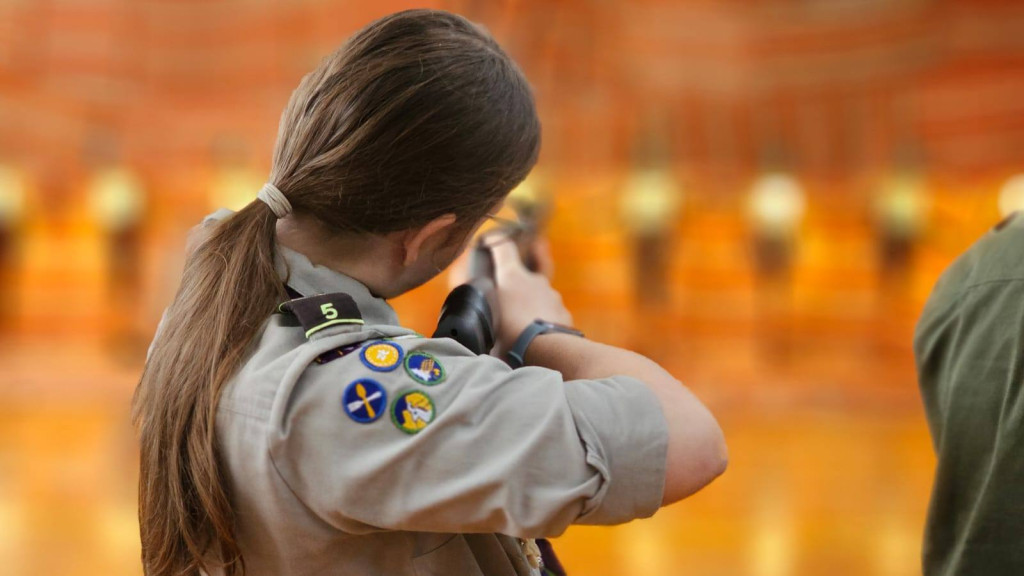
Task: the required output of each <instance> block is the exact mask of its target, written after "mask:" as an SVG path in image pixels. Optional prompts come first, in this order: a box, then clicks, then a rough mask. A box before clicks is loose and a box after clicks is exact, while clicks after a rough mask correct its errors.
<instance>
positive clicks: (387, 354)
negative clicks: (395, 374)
mask: <svg viewBox="0 0 1024 576" xmlns="http://www.w3.org/2000/svg"><path fill="white" fill-rule="evenodd" d="M403 355H404V352H402V347H401V346H399V345H398V344H395V343H394V342H384V341H382V340H377V341H375V342H370V343H369V344H367V345H366V346H364V347H363V351H362V352H361V353H360V354H359V358H361V359H362V361H363V364H366V367H367V368H369V369H370V370H375V371H377V372H390V371H392V370H394V369H395V368H396V367H398V364H399V363H401V362H402V356H403Z"/></svg>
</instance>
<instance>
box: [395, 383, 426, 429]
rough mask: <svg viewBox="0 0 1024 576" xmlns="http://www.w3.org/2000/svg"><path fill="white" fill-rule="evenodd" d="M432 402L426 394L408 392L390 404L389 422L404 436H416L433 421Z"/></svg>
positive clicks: (416, 391)
mask: <svg viewBox="0 0 1024 576" xmlns="http://www.w3.org/2000/svg"><path fill="white" fill-rule="evenodd" d="M434 412H435V411H434V401H433V400H432V399H431V398H430V396H427V394H426V392H421V391H419V390H410V391H409V392H405V393H403V394H401V395H400V396H398V397H397V398H395V401H394V402H392V403H391V421H392V422H394V423H395V427H396V428H398V429H399V430H401V431H402V432H405V433H406V434H416V433H417V432H419V431H420V430H423V429H424V428H426V427H427V425H428V424H430V423H431V422H433V421H434Z"/></svg>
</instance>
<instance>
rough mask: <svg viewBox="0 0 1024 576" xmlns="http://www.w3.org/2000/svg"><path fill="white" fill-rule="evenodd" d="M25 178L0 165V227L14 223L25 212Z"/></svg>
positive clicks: (15, 170)
mask: <svg viewBox="0 0 1024 576" xmlns="http://www.w3.org/2000/svg"><path fill="white" fill-rule="evenodd" d="M25 187H26V185H25V178H24V176H23V175H22V172H21V171H20V170H18V169H17V168H15V167H13V166H5V165H3V164H0V225H7V224H11V223H12V222H16V221H17V220H18V219H19V218H21V215H22V214H23V213H24V211H25Z"/></svg>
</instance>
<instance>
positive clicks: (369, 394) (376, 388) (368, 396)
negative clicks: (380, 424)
mask: <svg viewBox="0 0 1024 576" xmlns="http://www.w3.org/2000/svg"><path fill="white" fill-rule="evenodd" d="M341 404H342V406H344V408H345V414H348V417H349V418H351V419H353V420H355V421H356V422H359V423H360V424H369V423H370V422H375V421H376V420H377V419H379V418H380V417H381V416H383V415H384V411H385V410H387V406H388V393H387V391H385V390H384V387H383V386H381V385H380V384H378V383H377V381H376V380H370V379H369V378H360V379H359V380H354V381H353V382H352V383H351V384H349V385H348V387H347V388H345V393H344V394H343V395H342V397H341Z"/></svg>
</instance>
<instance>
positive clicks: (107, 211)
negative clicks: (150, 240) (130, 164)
mask: <svg viewBox="0 0 1024 576" xmlns="http://www.w3.org/2000/svg"><path fill="white" fill-rule="evenodd" d="M89 200H90V202H91V208H92V213H93V217H94V218H95V219H96V221H97V222H99V223H100V225H101V226H103V228H104V229H106V230H108V231H116V230H123V229H125V228H129V227H131V226H133V225H135V224H137V223H138V221H139V219H140V218H141V216H142V211H143V208H144V207H145V196H144V192H143V190H142V184H141V183H140V182H139V181H138V179H137V178H136V177H135V176H134V175H133V174H132V173H131V172H129V171H128V170H127V169H124V168H109V169H105V170H101V171H99V172H98V173H97V174H96V175H95V176H94V177H93V179H92V182H91V183H90V184H89Z"/></svg>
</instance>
